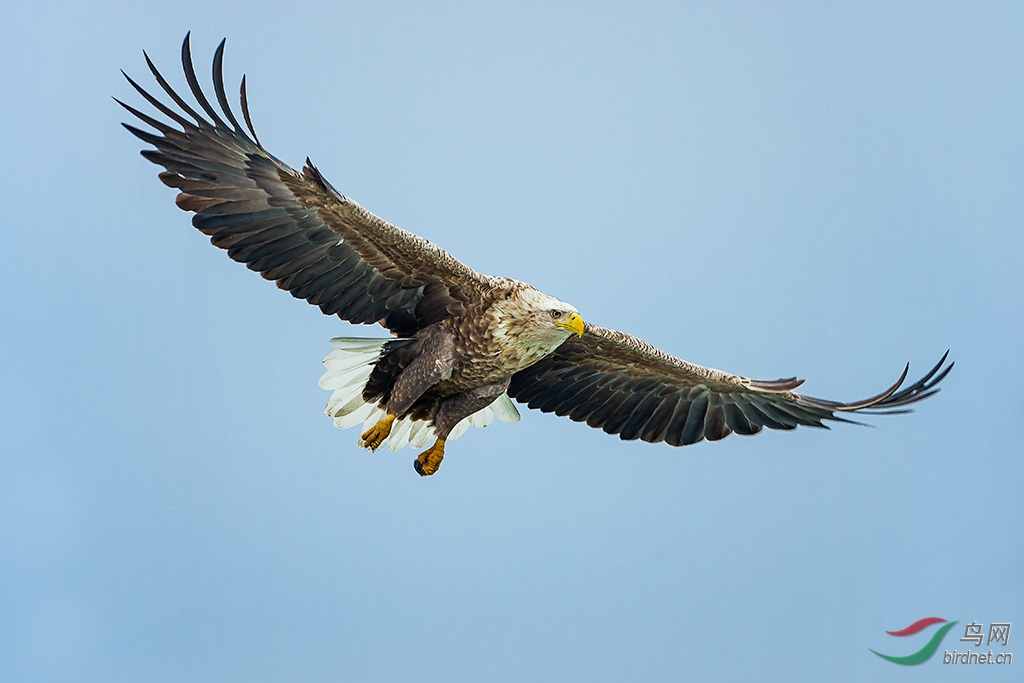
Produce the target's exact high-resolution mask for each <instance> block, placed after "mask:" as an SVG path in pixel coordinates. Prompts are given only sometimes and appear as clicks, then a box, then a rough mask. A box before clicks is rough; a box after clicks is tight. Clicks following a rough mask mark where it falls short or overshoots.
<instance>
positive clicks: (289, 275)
mask: <svg viewBox="0 0 1024 683" xmlns="http://www.w3.org/2000/svg"><path fill="white" fill-rule="evenodd" d="M144 54H145V53H144ZM223 59H224V41H221V43H220V45H219V46H218V47H217V51H216V53H215V54H214V58H213V85H214V91H215V92H216V95H217V102H218V103H219V105H220V111H221V113H220V114H218V112H217V111H216V110H215V109H214V107H213V106H212V105H211V104H210V102H209V101H208V100H207V99H206V96H205V95H204V94H203V91H202V89H201V88H200V86H199V81H198V79H197V78H196V75H195V70H194V69H193V67H192V55H191V49H190V46H189V36H188V35H186V36H185V41H184V43H183V44H182V46H181V61H182V67H183V68H184V71H185V77H186V79H187V81H188V84H189V87H190V88H191V90H192V94H193V95H194V96H195V99H196V101H197V102H198V103H199V106H200V107H201V108H202V109H203V111H205V112H206V114H207V115H208V116H209V119H210V120H207V119H206V118H204V117H203V116H202V115H200V114H199V113H198V112H196V110H195V109H193V108H192V107H191V106H189V105H188V104H187V103H186V102H185V101H184V100H183V99H182V98H181V97H180V96H179V95H178V93H176V92H175V91H174V90H173V89H172V88H171V87H170V86H169V85H168V84H167V81H166V80H165V79H164V78H163V76H162V75H161V74H160V72H159V71H157V69H156V67H155V66H154V65H153V63H152V61H150V59H149V56H148V55H146V63H147V64H148V65H149V68H150V70H151V71H152V72H153V76H154V77H155V78H156V81H157V83H158V84H159V85H160V87H161V88H163V90H164V92H165V93H166V94H167V96H168V97H170V98H171V100H173V102H174V103H175V104H176V105H177V107H178V110H177V111H176V110H174V109H172V108H171V107H169V106H167V105H166V104H164V103H162V102H161V101H160V100H158V99H157V98H155V97H153V96H152V95H150V94H149V93H148V92H146V91H145V90H144V89H143V88H142V87H141V86H139V85H138V84H137V83H136V82H135V81H133V80H132V79H131V78H130V77H128V75H127V74H125V78H127V79H128V82H129V83H131V85H132V86H133V87H134V88H135V89H136V90H137V91H138V92H139V93H140V94H141V95H142V96H143V97H144V98H145V99H146V100H147V101H148V102H149V103H150V104H152V105H153V106H154V107H155V108H157V109H158V110H159V111H160V112H162V113H163V114H164V115H165V116H167V117H168V118H170V119H171V120H172V121H174V122H176V123H177V124H178V125H179V126H181V130H178V129H177V128H175V127H173V126H170V125H168V124H167V123H164V122H162V121H158V120H156V119H154V118H152V117H150V116H148V115H146V114H144V113H142V112H140V111H138V110H137V109H135V108H133V107H131V106H129V105H127V104H125V103H123V102H121V101H120V100H117V102H118V104H120V105H121V106H123V107H124V108H125V109H127V110H128V111H129V112H131V113H132V114H134V115H135V116H136V117H138V118H139V119H140V120H142V121H143V122H145V123H147V124H149V125H150V126H152V127H153V128H154V129H156V130H157V131H158V132H159V133H160V134H159V135H155V134H153V133H149V132H146V131H143V130H140V129H138V128H135V127H134V126H130V125H128V124H123V125H124V127H125V128H127V129H128V130H129V131H130V132H131V133H133V134H134V135H136V136H137V137H139V138H140V139H142V140H143V141H144V142H147V143H149V144H152V145H153V146H154V147H156V149H155V150H149V149H147V150H143V152H142V155H143V156H144V157H146V158H147V159H149V160H150V161H152V162H154V163H156V164H158V165H161V166H163V167H164V168H166V169H167V170H166V171H164V172H163V173H161V174H160V180H162V181H163V182H164V183H165V184H167V185H169V186H171V187H174V188H177V189H179V190H180V191H181V192H180V194H179V195H178V197H177V199H176V203H177V205H178V206H179V207H180V208H181V209H183V210H185V211H192V212H194V213H195V216H194V217H193V218H192V224H193V225H194V226H195V227H197V228H198V229H199V230H201V231H202V232H203V233H205V234H207V235H209V236H210V241H211V242H213V244H214V245H215V246H217V247H220V248H221V249H226V250H227V252H228V255H229V256H230V257H231V258H232V259H234V260H236V261H240V262H242V263H244V264H246V265H247V266H248V267H249V268H250V269H252V270H255V271H257V272H259V273H260V275H262V276H263V277H264V278H266V279H268V280H274V281H275V282H277V286H278V287H280V288H281V289H285V290H288V291H289V292H291V294H292V296H295V297H296V298H299V299H305V300H306V301H308V302H309V303H311V304H314V305H316V306H319V307H320V310H321V311H323V312H324V313H325V314H327V315H337V316H338V317H339V318H341V319H342V320H347V321H349V322H352V323H374V322H379V323H381V324H382V325H383V326H384V327H386V328H388V329H389V330H391V332H393V333H394V334H396V335H398V336H411V335H412V334H414V333H415V332H416V331H417V330H419V329H422V328H423V327H426V326H427V325H430V324H432V323H435V322H438V321H440V320H443V319H444V318H446V317H448V316H450V315H457V314H459V313H461V312H462V311H463V304H464V303H465V302H467V301H470V300H472V299H473V298H475V296H476V295H479V294H480V293H482V292H484V291H486V290H487V289H489V288H490V286H491V284H490V279H489V278H487V277H486V276H483V275H480V274H479V273H477V272H475V271H473V270H472V269H470V268H468V267H467V266H465V265H463V264H462V263H460V262H459V261H458V260H456V259H455V258H454V257H453V256H452V255H451V254H449V253H448V252H446V251H444V250H443V249H440V248H439V247H436V246H434V245H433V244H431V243H430V242H428V241H427V240H425V239H423V238H422V237H418V236H416V235H414V234H412V233H410V232H407V231H405V230H402V229H401V228H398V227H395V226H393V225H391V224H390V223H387V222H386V221H384V220H382V219H380V218H378V217H377V216H375V215H373V214H372V213H370V212H369V211H367V210H366V209H364V208H363V207H361V206H359V205H358V204H356V203H355V202H353V201H352V200H350V199H348V198H347V197H345V196H343V195H341V194H340V193H339V192H337V191H336V190H335V189H334V188H333V187H331V185H330V184H329V183H328V182H327V181H326V180H325V179H324V178H323V177H322V176H321V175H320V172H319V171H317V169H316V168H315V167H314V166H313V165H312V164H311V163H310V162H309V159H307V160H306V166H305V168H303V170H302V173H298V172H296V171H295V170H294V169H292V168H290V167H288V166H287V165H286V164H284V163H282V162H281V161H279V160H278V159H277V158H275V157H274V156H273V155H271V154H270V153H268V152H267V151H266V150H265V149H264V148H263V145H261V144H260V142H259V139H258V138H257V137H256V132H255V131H254V130H253V127H252V122H251V120H250V117H249V107H248V103H247V101H246V96H245V79H244V78H243V79H242V85H241V91H240V96H241V105H242V114H243V117H244V119H245V123H246V127H247V128H248V130H249V133H250V134H251V137H250V136H249V135H248V134H246V132H245V131H244V130H243V129H242V127H241V126H240V125H239V123H238V121H237V119H236V118H235V115H234V113H233V112H232V111H231V108H230V106H229V104H228V98H227V96H226V95H225V92H224V77H223ZM221 115H223V117H224V118H222V117H221ZM186 116H188V117H191V118H192V119H194V121H190V120H189V119H188V118H186ZM225 118H226V120H227V121H225Z"/></svg>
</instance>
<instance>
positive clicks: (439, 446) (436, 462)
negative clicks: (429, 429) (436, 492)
mask: <svg viewBox="0 0 1024 683" xmlns="http://www.w3.org/2000/svg"><path fill="white" fill-rule="evenodd" d="M443 459H444V439H438V440H437V441H435V442H434V445H433V446H431V447H430V448H428V449H427V450H425V451H423V452H422V453H420V454H419V456H417V458H416V460H414V461H413V463H412V466H413V467H415V468H416V472H417V473H418V474H419V475H420V476H421V477H429V476H430V475H431V474H433V473H434V472H437V468H438V467H440V466H441V461H442V460H443Z"/></svg>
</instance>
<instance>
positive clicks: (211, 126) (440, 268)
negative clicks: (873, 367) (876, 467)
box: [119, 36, 952, 474]
mask: <svg viewBox="0 0 1024 683" xmlns="http://www.w3.org/2000/svg"><path fill="white" fill-rule="evenodd" d="M223 58H224V43H223V42H221V44H220V45H219V46H218V48H217V51H216V53H215V54H214V59H213V86H214V92H215V94H216V99H217V103H218V105H219V111H218V109H216V108H214V106H213V105H212V104H211V103H210V101H209V100H208V99H207V98H206V96H205V94H204V93H203V91H202V89H201V88H200V86H199V80H198V78H196V75H195V71H194V69H193V66H192V58H191V53H190V47H189V38H188V36H186V37H185V41H184V43H183V44H182V66H183V68H184V72H185V77H186V79H187V81H188V84H189V88H190V90H191V91H192V94H193V96H194V97H195V99H196V102H197V103H198V106H199V109H201V110H202V112H204V113H205V116H204V115H203V114H201V113H199V112H198V111H197V110H196V109H195V108H193V107H192V106H191V105H189V104H188V103H187V102H186V101H185V100H184V99H183V98H181V97H180V96H179V95H178V94H177V93H176V92H175V91H174V90H173V89H172V88H171V87H170V86H169V85H168V84H167V82H166V80H165V79H164V78H163V76H161V74H160V72H159V71H157V69H156V67H155V66H154V65H153V63H152V62H151V61H150V60H149V57H148V56H146V63H147V64H148V65H149V68H150V70H151V71H152V73H153V76H154V77H155V79H156V81H157V83H158V84H159V86H160V87H161V88H162V90H163V91H164V93H166V95H167V97H169V98H170V99H171V101H172V102H173V103H174V105H176V107H177V109H174V108H172V107H170V106H168V105H166V104H164V103H163V102H161V101H160V100H159V99H158V98H156V97H154V96H153V95H151V94H150V93H148V92H147V91H146V90H145V89H143V88H142V87H141V86H139V85H138V84H137V83H136V82H135V81H133V80H132V79H131V78H129V77H128V76H127V75H125V78H128V82H129V83H131V85H132V86H133V87H134V88H135V89H136V90H137V91H138V92H139V94H140V95H141V96H142V97H143V98H144V99H146V101H148V102H149V103H150V104H151V105H152V106H153V107H155V108H156V109H157V110H158V111H160V112H161V113H162V114H163V115H164V116H166V117H167V118H168V119H170V120H171V121H172V122H174V123H175V124H177V127H176V126H174V125H169V124H167V123H165V122H163V121H160V120H157V119H155V118H153V117H151V116H149V115H147V114H144V113H143V112H141V111H139V110H137V109H135V108H134V107H131V106H129V105H127V104H125V103H123V102H120V101H119V103H120V104H121V105H122V106H123V107H124V108H125V109H127V110H128V111H129V112H131V113H132V114H133V115H135V116H136V117H137V118H139V119H140V120H141V121H143V122H144V123H146V124H148V125H149V126H151V127H152V128H153V129H155V130H156V131H157V133H156V134H154V133H150V132H147V131H144V130H141V129H138V128H135V127H134V126H130V125H128V124H124V125H125V127H126V128H127V129H128V130H129V131H131V132H132V133H133V134H134V135H136V136H138V137H139V138H140V139H142V140H143V141H145V142H147V143H149V144H151V145H153V147H154V148H155V149H147V150H144V151H143V152H142V154H143V156H145V157H146V158H147V159H149V160H150V161H153V162H154V163H156V164H158V165H160V166H163V167H164V168H165V169H166V170H165V171H164V172H162V173H160V179H161V180H162V181H163V182H164V183H165V184H167V185H169V186H171V187H173V188H176V189H178V190H179V194H178V196H177V199H176V202H177V205H178V206H179V207H180V208H182V209H183V210H185V211H190V212H193V213H194V214H195V215H194V217H193V219H192V223H193V225H195V227H196V228H198V229H199V230H201V231H202V232H203V233H205V234H207V235H209V236H210V240H211V242H213V244H214V245H215V246H217V247H220V248H222V249H225V250H227V252H228V255H229V256H230V257H231V258H232V259H234V260H236V261H239V262H242V263H244V264H246V266H248V267H249V268H250V269H252V270H255V271H257V272H258V273H260V274H261V275H262V276H263V277H264V278H266V279H268V280H273V281H275V282H276V283H277V285H278V287H280V288H281V289H285V290H287V291H289V292H291V294H292V295H293V296H295V297H297V298H301V299H305V300H306V301H308V302H309V303H311V304H313V305H316V306H318V307H319V308H320V310H321V311H323V312H324V313H326V314H328V315H337V316H338V317H339V318H341V319H342V320H347V321H349V322H352V323H364V324H370V323H380V324H381V325H382V326H384V327H385V328H386V329H388V330H389V331H390V332H391V333H392V334H393V335H394V337H395V339H394V340H391V341H388V340H365V339H337V340H334V344H335V346H336V347H337V348H338V350H337V351H335V352H334V353H332V354H331V355H330V356H328V358H327V359H325V365H326V366H327V373H326V374H325V375H324V378H323V379H322V380H321V385H322V386H324V387H325V388H328V389H332V390H334V394H333V395H332V398H331V402H330V403H329V404H328V408H327V412H328V414H329V415H330V416H331V417H333V418H334V419H335V424H337V425H338V426H339V427H348V426H352V425H354V424H357V423H358V422H360V421H363V420H365V421H366V427H367V430H366V431H365V432H364V433H363V435H362V437H361V440H360V441H361V445H364V446H366V447H368V448H371V449H373V448H377V447H379V446H380V445H381V444H383V443H387V444H388V445H389V446H390V447H391V448H393V449H397V448H400V447H401V446H403V445H405V444H407V443H412V444H414V445H420V444H424V445H425V443H427V442H429V438H430V437H433V438H435V439H436V441H435V443H434V446H432V447H431V448H430V449H428V450H427V451H425V452H424V453H423V454H421V456H420V457H419V458H418V459H417V462H416V467H417V470H418V471H419V472H420V473H421V474H432V473H433V472H434V471H436V469H437V466H438V465H439V464H440V461H441V457H442V456H443V453H444V443H445V440H446V439H451V438H456V437H457V436H458V434H459V433H461V431H462V430H464V429H465V427H466V426H467V425H469V424H472V425H476V426H484V425H486V424H487V422H489V420H490V419H491V418H492V417H493V416H494V415H495V414H496V415H497V416H498V417H499V418H501V419H505V420H509V421H514V420H515V419H518V413H517V412H516V411H515V408H514V407H513V406H512V405H511V404H510V403H508V397H509V396H511V397H512V398H515V399H516V400H518V401H519V402H521V403H525V404H527V405H528V406H529V407H530V408H536V409H539V410H542V411H544V412H554V413H556V414H558V415H564V416H568V417H569V418H570V419H572V420H576V421H580V422H586V423H587V424H589V425H591V426H593V427H598V428H601V429H604V430H605V431H606V432H608V433H610V434H618V435H619V436H620V437H621V438H623V439H637V438H639V439H643V440H644V441H650V442H659V441H665V442H666V443H669V444H672V445H675V446H679V445H685V444H691V443H695V442H697V441H700V440H702V439H708V440H717V439H721V438H723V437H725V436H728V435H729V434H730V433H732V432H736V433H738V434H756V433H758V432H759V431H761V429H762V428H763V427H768V428H771V429H794V428H795V427H796V426H797V425H809V426H815V427H824V426H825V425H824V423H823V420H839V421H849V420H845V419H844V418H842V417H839V416H837V413H856V412H863V411H865V410H869V409H873V410H874V411H875V412H882V413H898V412H907V411H906V409H905V407H906V406H908V405H910V404H912V403H915V402H917V401H920V400H922V399H924V398H926V397H927V396H930V395H931V394H933V393H935V392H936V391H938V388H937V387H936V385H937V384H938V383H939V382H940V381H941V380H942V379H943V378H944V377H945V376H946V374H947V373H948V372H949V370H950V369H951V368H952V363H950V364H949V365H948V366H946V367H945V368H943V364H944V363H945V359H946V356H945V355H944V356H943V357H942V360H940V361H939V363H938V364H936V366H935V367H934V368H932V370H931V371H930V372H929V373H928V374H927V375H925V376H924V377H923V378H921V379H920V380H918V381H917V382H915V383H914V384H912V385H910V386H909V387H906V388H904V389H902V390H900V386H902V383H903V380H904V379H905V378H906V374H907V370H904V372H903V375H902V376H901V377H900V379H899V381H897V382H896V384H894V385H893V386H892V387H890V388H889V389H888V390H886V391H885V392H882V393H881V394H879V395H878V396H875V397H872V398H870V399H867V400H865V401H858V402H854V403H838V402H834V401H826V400H822V399H815V398H811V397H808V396H802V395H800V394H797V393H794V392H793V389H795V388H796V387H797V386H799V385H800V384H801V382H800V381H797V380H795V379H792V380H777V381H774V382H765V381H758V380H750V379H746V378H743V377H739V376H736V375H730V374H727V373H723V372H719V371H717V370H711V369H708V368H703V367H701V366H698V365H693V364H691V363H687V362H686V361H682V360H680V359H678V358H674V357H673V356H670V355H668V354H666V353H664V352H662V351H659V350H658V349H656V348H654V347H652V346H650V345H649V344H646V343H645V342H643V341H641V340H639V339H636V338H635V337H632V336H630V335H627V334H624V333H622V332H615V331H612V330H605V329H602V328H600V327H595V326H591V325H586V326H584V323H583V321H582V319H581V318H580V317H579V315H578V312H577V311H576V309H575V308H573V307H572V306H570V305H569V304H565V303H564V302H561V301H559V300H558V299H555V298H553V297H550V296H548V295H546V294H544V293H542V292H540V291H538V290H536V289H534V288H533V287H530V286H529V285H527V284H525V283H522V282H518V281H515V280H509V279H506V278H499V277H490V276H486V275H481V274H480V273H477V272H476V271H474V270H472V269H471V268H469V267H467V266H465V265H464V264H462V263H461V262H459V261H458V260H457V259H455V258H454V257H452V256H451V255H450V254H448V253H447V252H446V251H444V250H442V249H440V248H438V247H436V246H434V245H433V244H431V243H430V242H428V241H427V240H425V239H423V238H421V237H418V236H416V235H414V234H412V233H409V232H406V231H405V230H402V229H400V228H397V227H395V226H393V225H391V224H390V223H387V222H386V221H384V220H382V219H380V218H378V217H377V216H375V215H373V214H372V213H370V212H369V211H367V210H366V209H364V208H362V207H361V206H359V205H358V204H356V203H355V202H353V201H352V200H351V199H349V198H347V197H345V196H344V195H342V194H341V193H339V192H338V191H336V190H335V189H334V188H333V187H332V186H331V185H330V184H329V183H328V182H327V181H326V180H325V179H324V178H323V176H322V175H321V174H320V172H319V171H318V170H317V169H316V168H315V167H314V166H313V164H312V163H310V162H309V160H308V159H307V160H306V165H305V167H304V168H303V169H302V172H301V173H299V172H297V171H295V170H293V169H292V168H290V167H288V166H287V165H285V164H284V163H282V162H281V161H279V160H278V159H277V158H275V157H274V156H273V155H271V154H270V153H269V152H267V151H266V150H265V149H264V147H263V145H262V144H260V142H259V139H258V138H257V136H256V133H255V130H254V129H253V126H252V121H251V118H250V115H249V109H248V104H247V101H246V94H245V79H244V78H243V79H242V84H241V89H240V100H241V113H242V116H243V119H244V121H245V128H244V129H243V127H242V126H241V125H240V124H239V122H238V120H237V119H236V117H235V115H234V113H233V111H232V110H231V107H230V105H229V102H228V98H227V95H226V93H225V90H224V80H223ZM506 392H507V395H506Z"/></svg>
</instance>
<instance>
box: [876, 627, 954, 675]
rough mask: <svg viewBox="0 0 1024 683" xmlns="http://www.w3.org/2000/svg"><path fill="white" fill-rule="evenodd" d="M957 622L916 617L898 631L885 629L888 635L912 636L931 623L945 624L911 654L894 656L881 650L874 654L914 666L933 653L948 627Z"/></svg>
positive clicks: (947, 631) (926, 659)
mask: <svg viewBox="0 0 1024 683" xmlns="http://www.w3.org/2000/svg"><path fill="white" fill-rule="evenodd" d="M957 623H958V622H955V621H951V622H949V623H946V620H945V619H940V618H939V617H925V618H924V619H918V620H917V621H915V622H914V623H913V624H911V625H910V626H908V627H906V628H903V629H900V630H899V631H886V633H888V634H889V635H890V636H912V635H914V634H915V633H920V632H921V631H923V630H925V629H926V628H928V627H929V626H931V625H932V624H945V626H942V627H941V628H939V630H938V631H936V632H935V634H934V635H932V637H931V640H929V641H928V642H927V643H925V645H924V647H922V648H921V649H920V650H918V651H917V652H915V653H913V654H909V655H906V656H904V657H894V656H892V655H883V654H882V653H881V652H875V651H874V650H871V651H872V652H874V653H875V654H876V655H878V656H879V657H881V658H882V659H887V660H889V661H890V662H893V663H894V664H902V665H904V666H914V665H915V664H922V663H924V662H926V661H928V658H929V657H931V656H932V655H933V654H935V651H936V650H938V649H939V644H940V643H941V642H942V639H943V638H945V637H946V634H947V633H949V629H951V628H953V627H954V626H955V625H956V624H957Z"/></svg>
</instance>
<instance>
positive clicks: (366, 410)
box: [320, 337, 519, 451]
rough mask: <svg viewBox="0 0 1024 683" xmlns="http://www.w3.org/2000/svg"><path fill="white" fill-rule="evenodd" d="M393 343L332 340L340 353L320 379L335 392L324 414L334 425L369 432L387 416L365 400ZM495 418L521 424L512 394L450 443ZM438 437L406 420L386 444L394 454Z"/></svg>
mask: <svg viewBox="0 0 1024 683" xmlns="http://www.w3.org/2000/svg"><path fill="white" fill-rule="evenodd" d="M390 341H395V340H394V339H364V338H361V337H335V338H334V339H332V340H331V345H332V346H334V348H335V349H337V350H336V351H332V352H331V353H329V354H327V357H326V358H324V367H325V368H327V371H326V372H325V373H324V375H323V377H321V378H320V386H321V387H322V388H323V389H327V390H328V391H333V392H334V393H332V394H331V398H330V400H328V401H327V408H326V409H325V410H324V412H325V413H327V416H328V417H331V418H334V426H335V427H337V428H338V429H348V428H349V427H354V426H355V425H357V424H362V425H363V429H364V430H366V429H369V428H370V427H372V426H373V425H375V424H377V422H378V421H379V420H380V419H381V418H382V417H384V416H385V415H386V413H385V412H384V409H383V408H380V407H378V406H377V405H375V404H372V403H366V402H365V401H363V388H364V387H365V386H366V381H367V380H368V379H370V373H371V372H373V366H374V365H375V364H376V363H377V361H378V360H379V359H380V354H381V353H382V351H383V349H384V345H385V344H387V343H388V342H390ZM495 417H497V418H498V419H499V420H501V421H502V422H519V411H518V410H517V409H516V406H515V404H514V403H512V399H510V398H509V397H508V394H502V395H501V396H499V397H498V398H496V399H494V402H493V403H491V405H489V406H487V407H486V408H482V409H480V410H478V411H476V412H475V413H473V414H472V415H470V416H469V417H467V418H466V419H464V420H462V421H461V422H459V423H458V424H457V425H455V428H454V429H452V433H451V434H449V435H448V439H447V440H448V441H452V440H453V439H457V438H459V437H460V436H462V435H463V434H465V433H466V430H467V429H469V428H470V427H481V428H483V427H486V426H487V425H489V424H491V422H493V421H494V418H495ZM435 438H436V436H435V434H434V428H433V427H431V426H430V424H429V423H427V422H426V421H424V420H410V419H409V418H402V419H401V420H397V421H395V424H394V425H392V427H391V435H390V436H388V438H387V441H385V443H386V444H387V446H388V448H390V449H391V450H392V451H397V450H398V449H400V448H402V447H403V446H405V445H412V446H413V447H414V448H423V447H424V446H426V445H427V444H429V443H431V442H433V441H434V439H435Z"/></svg>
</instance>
